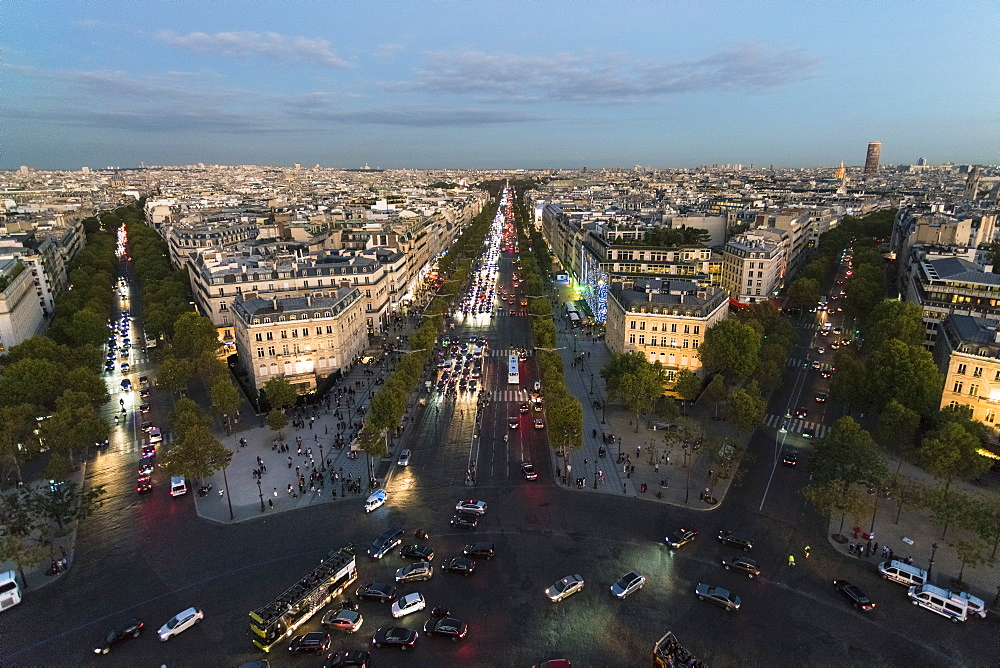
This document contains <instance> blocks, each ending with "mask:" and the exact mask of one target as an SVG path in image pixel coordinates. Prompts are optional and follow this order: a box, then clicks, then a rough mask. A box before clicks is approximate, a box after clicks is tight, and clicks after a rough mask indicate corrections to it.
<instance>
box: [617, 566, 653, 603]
mask: <svg viewBox="0 0 1000 668" xmlns="http://www.w3.org/2000/svg"><path fill="white" fill-rule="evenodd" d="M645 584H646V576H644V575H643V574H642V573H640V572H639V571H631V572H629V573H626V574H625V575H623V576H621V577H620V578H618V581H617V582H615V583H614V584H613V585H611V594H612V595H613V596H614V597H615V598H625V597H627V596H628V595H629V594H633V593H635V592H637V591H639V590H640V589H642V588H643V586H644V585H645Z"/></svg>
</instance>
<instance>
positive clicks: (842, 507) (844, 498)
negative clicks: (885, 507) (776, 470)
mask: <svg viewBox="0 0 1000 668" xmlns="http://www.w3.org/2000/svg"><path fill="white" fill-rule="evenodd" d="M802 495H803V496H805V497H806V500H807V501H809V502H810V503H811V504H813V505H814V506H816V509H817V510H819V512H820V513H822V514H823V515H825V516H827V517H830V516H833V515H835V514H838V513H839V514H840V528H839V529H837V533H838V534H842V533H843V531H844V519H845V518H846V517H847V516H848V515H850V517H851V519H852V521H853V522H854V524H855V525H858V524H861V522H862V520H863V518H865V517H868V516H870V515H871V513H872V512H873V506H874V500H873V497H872V496H871V495H870V494H868V493H866V492H865V491H863V490H862V489H861V488H860V487H858V486H857V485H844V484H843V482H840V481H837V480H829V481H827V482H824V483H820V482H814V483H811V484H810V485H808V486H807V487H805V488H804V489H803V490H802Z"/></svg>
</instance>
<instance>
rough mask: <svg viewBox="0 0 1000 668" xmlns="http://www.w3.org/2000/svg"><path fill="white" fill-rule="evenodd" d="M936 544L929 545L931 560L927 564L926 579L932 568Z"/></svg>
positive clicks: (929, 576) (929, 577) (928, 577)
mask: <svg viewBox="0 0 1000 668" xmlns="http://www.w3.org/2000/svg"><path fill="white" fill-rule="evenodd" d="M937 549H938V544H937V543H934V544H933V545H931V561H930V563H929V564H927V579H928V580H930V579H931V571H933V570H934V555H935V554H937Z"/></svg>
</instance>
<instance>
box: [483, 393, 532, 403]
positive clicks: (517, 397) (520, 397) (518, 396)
mask: <svg viewBox="0 0 1000 668" xmlns="http://www.w3.org/2000/svg"><path fill="white" fill-rule="evenodd" d="M489 397H490V401H528V399H530V398H531V396H530V395H529V393H528V391H527V390H494V391H493V392H490V394H489Z"/></svg>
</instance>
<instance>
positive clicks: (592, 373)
mask: <svg viewBox="0 0 1000 668" xmlns="http://www.w3.org/2000/svg"><path fill="white" fill-rule="evenodd" d="M590 396H594V372H593V371H591V372H590Z"/></svg>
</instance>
